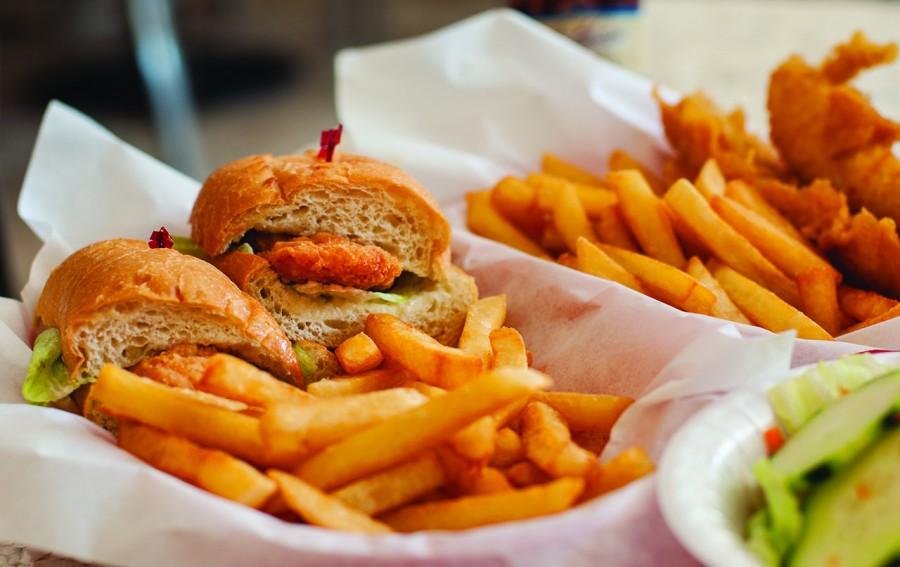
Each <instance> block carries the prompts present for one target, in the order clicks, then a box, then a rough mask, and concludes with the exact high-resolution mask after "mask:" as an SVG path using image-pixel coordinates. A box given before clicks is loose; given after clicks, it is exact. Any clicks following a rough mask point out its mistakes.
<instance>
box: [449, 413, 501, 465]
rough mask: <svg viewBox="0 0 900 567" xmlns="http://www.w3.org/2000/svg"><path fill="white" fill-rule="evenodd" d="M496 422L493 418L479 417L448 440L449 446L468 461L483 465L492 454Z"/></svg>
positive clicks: (487, 416)
mask: <svg viewBox="0 0 900 567" xmlns="http://www.w3.org/2000/svg"><path fill="white" fill-rule="evenodd" d="M496 435H497V422H496V420H494V417H493V416H490V415H486V416H484V417H480V418H478V419H477V420H475V421H474V422H472V423H471V424H469V425H467V426H466V427H464V428H463V429H460V430H459V431H457V432H456V433H455V434H454V435H453V437H451V438H450V446H451V447H453V449H454V450H455V451H456V452H457V453H459V454H460V455H462V456H463V457H465V458H466V459H469V460H470V461H473V462H476V463H485V462H487V461H488V460H489V459H490V458H491V455H493V454H494V438H495V437H496Z"/></svg>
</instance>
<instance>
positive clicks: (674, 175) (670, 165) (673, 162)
mask: <svg viewBox="0 0 900 567" xmlns="http://www.w3.org/2000/svg"><path fill="white" fill-rule="evenodd" d="M682 177H687V174H686V173H685V172H684V169H683V168H682V167H681V164H679V163H678V160H677V159H675V158H666V159H665V160H664V161H663V168H662V185H660V187H661V188H662V187H671V186H672V184H673V183H675V182H676V181H678V180H679V179H681V178H682ZM663 192H664V191H663V190H660V194H662V193H663Z"/></svg>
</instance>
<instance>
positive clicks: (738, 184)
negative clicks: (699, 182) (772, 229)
mask: <svg viewBox="0 0 900 567" xmlns="http://www.w3.org/2000/svg"><path fill="white" fill-rule="evenodd" d="M725 196H726V197H728V198H729V199H732V200H734V201H737V202H738V203H740V204H742V205H744V206H745V207H747V208H748V209H752V210H753V211H756V213H757V214H758V215H761V216H763V217H764V218H765V219H766V220H768V221H769V222H770V223H772V224H774V225H775V226H777V227H778V228H780V229H781V231H782V232H784V233H785V234H787V235H788V236H790V237H791V238H793V239H794V240H797V241H798V242H803V243H805V242H806V239H805V238H804V237H803V235H802V234H800V231H799V230H797V228H796V227H794V225H793V224H791V221H789V220H787V219H786V218H784V216H783V215H782V214H781V213H779V212H778V209H776V208H775V207H773V206H772V205H770V204H769V202H768V201H766V200H765V199H764V198H763V196H762V195H760V194H759V192H758V191H757V190H756V189H755V188H753V187H752V186H751V185H750V184H749V183H747V182H746V181H743V180H741V179H732V180H731V181H729V182H728V183H727V184H726V185H725Z"/></svg>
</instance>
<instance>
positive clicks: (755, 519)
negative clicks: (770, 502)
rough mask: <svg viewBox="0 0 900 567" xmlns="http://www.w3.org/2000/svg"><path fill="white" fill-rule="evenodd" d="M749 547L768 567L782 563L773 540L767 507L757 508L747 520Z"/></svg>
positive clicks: (775, 566) (776, 566)
mask: <svg viewBox="0 0 900 567" xmlns="http://www.w3.org/2000/svg"><path fill="white" fill-rule="evenodd" d="M747 547H749V548H750V551H752V552H753V553H754V554H755V555H756V557H758V558H759V560H760V561H761V562H762V563H763V565H765V566H766V567H778V566H779V565H781V553H779V552H778V549H777V548H776V547H775V544H774V543H773V542H772V530H771V529H770V528H769V512H768V510H766V509H765V508H762V509H760V510H757V511H756V513H755V514H753V515H752V516H750V520H749V521H748V522H747Z"/></svg>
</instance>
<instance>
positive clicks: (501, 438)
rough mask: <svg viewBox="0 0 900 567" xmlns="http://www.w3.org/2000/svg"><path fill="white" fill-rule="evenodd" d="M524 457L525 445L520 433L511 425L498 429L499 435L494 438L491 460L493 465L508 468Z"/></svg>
mask: <svg viewBox="0 0 900 567" xmlns="http://www.w3.org/2000/svg"><path fill="white" fill-rule="evenodd" d="M524 458H525V447H524V446H523V445H522V438H521V437H519V434H518V433H516V432H515V431H513V430H512V429H510V428H509V427H504V428H502V429H500V430H499V431H497V436H496V437H495V438H494V455H493V456H492V457H491V461H490V464H491V466H494V467H500V468H506V467H508V466H510V465H514V464H516V463H518V462H519V461H521V460H522V459H524Z"/></svg>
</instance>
